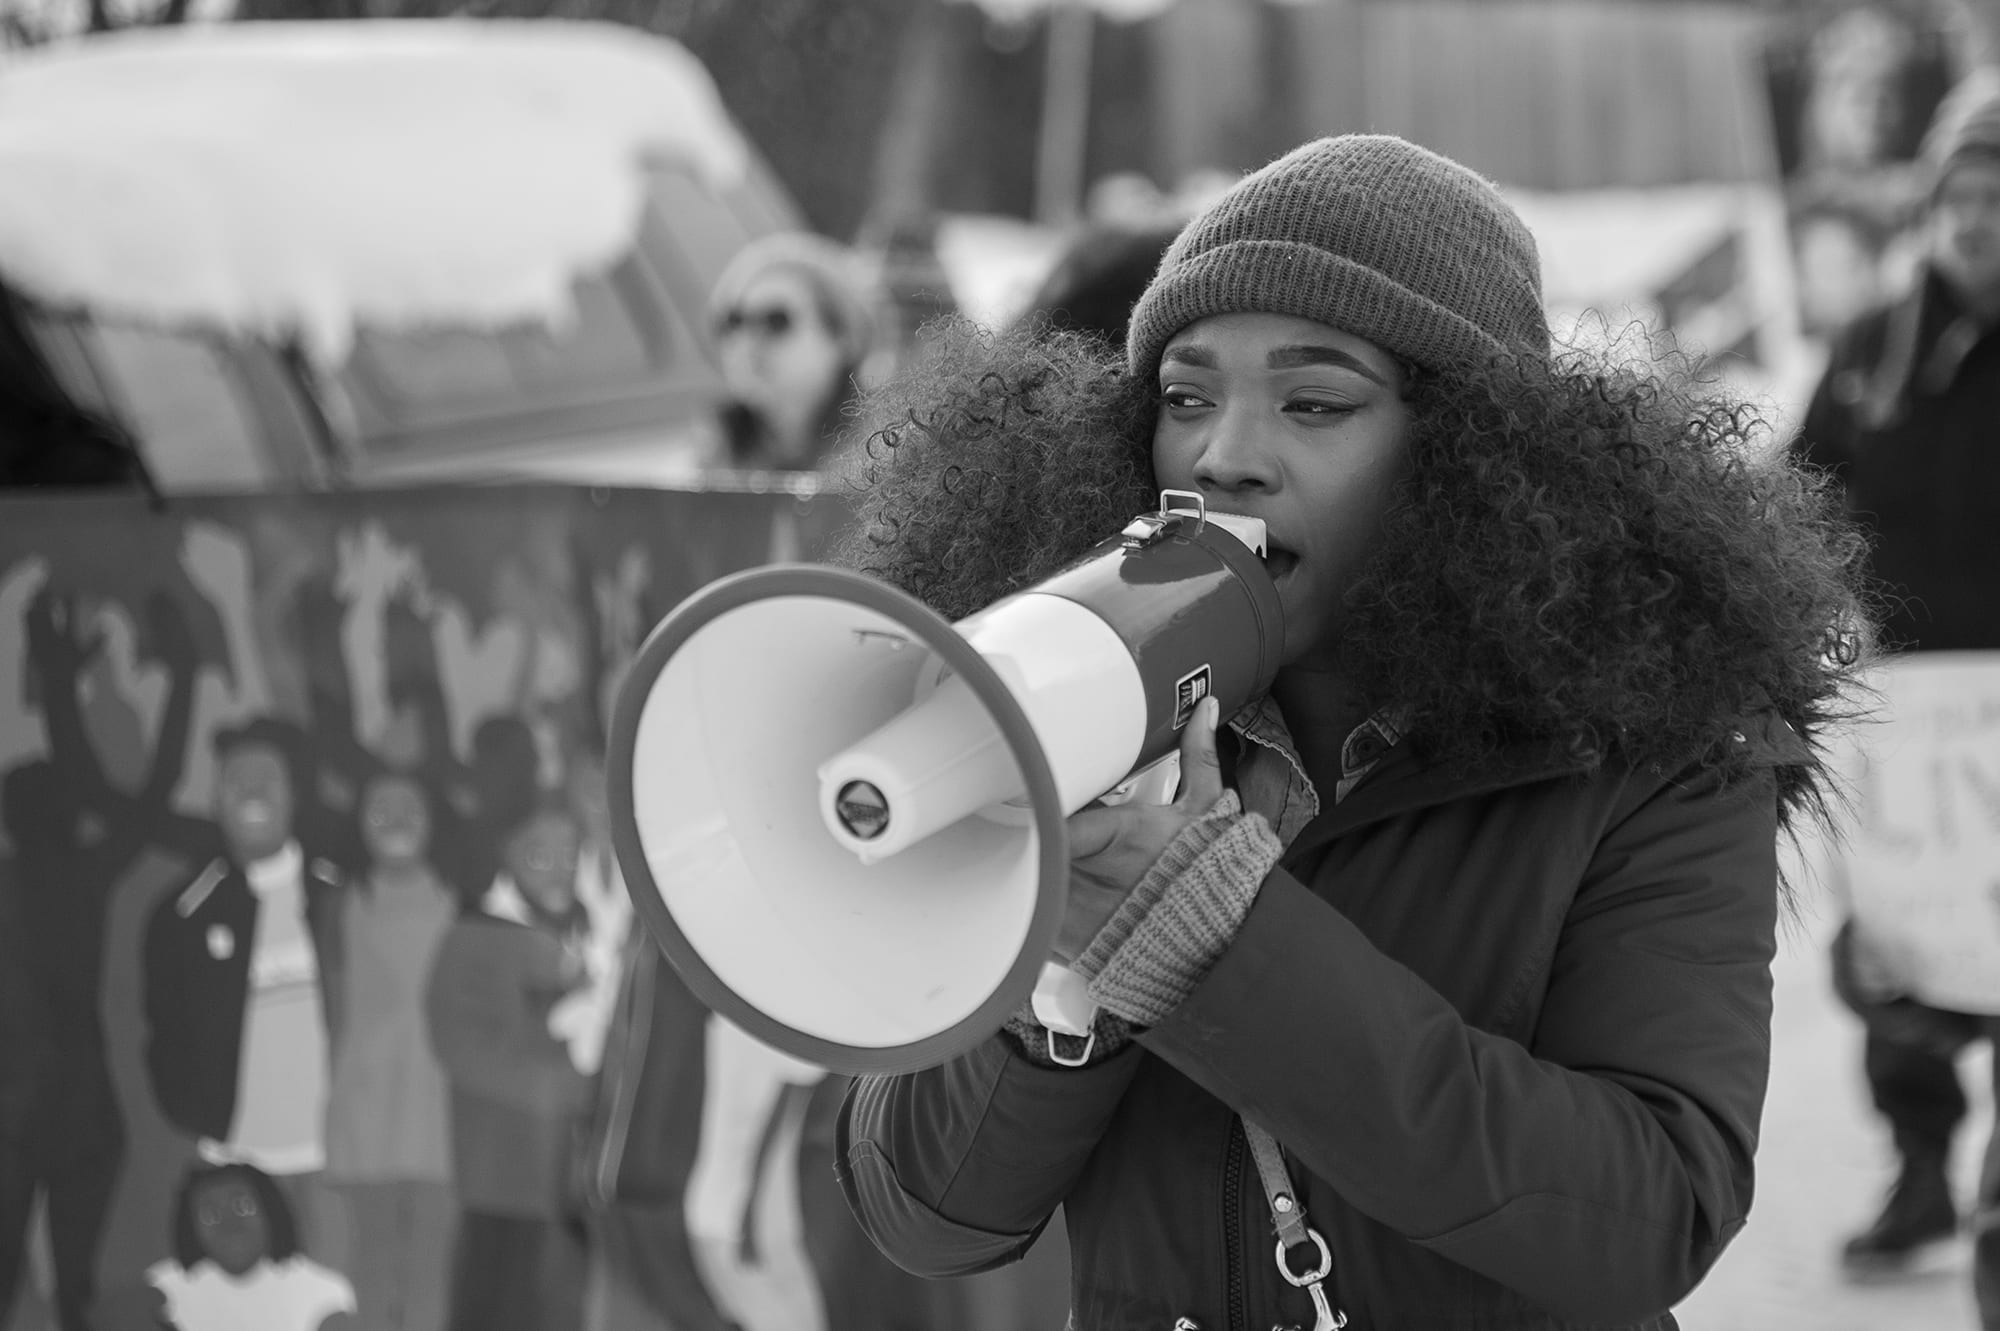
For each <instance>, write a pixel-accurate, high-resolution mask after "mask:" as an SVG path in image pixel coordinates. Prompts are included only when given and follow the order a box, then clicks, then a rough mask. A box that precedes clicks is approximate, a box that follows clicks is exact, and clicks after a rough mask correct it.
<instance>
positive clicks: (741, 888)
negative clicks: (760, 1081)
mask: <svg viewBox="0 0 2000 1331" xmlns="http://www.w3.org/2000/svg"><path fill="white" fill-rule="evenodd" d="M1262 554H1263V524H1262V523H1261V522H1259V521H1257V520H1255V519H1248V518H1240V517H1236V516H1233V515H1227V514H1219V513H1210V512H1208V511H1207V509H1206V507H1205V505H1204V503H1203V501H1202V497H1201V496H1200V495H1199V494H1195V493H1192V492H1182V491H1172V490H1169V491H1165V492H1163V493H1162V495H1161V500H1160V508H1159V510H1158V511H1157V512H1154V513H1145V514H1140V515H1138V516H1136V517H1135V518H1133V519H1132V521H1131V522H1130V523H1129V524H1127V525H1126V527H1125V528H1124V529H1123V530H1122V531H1120V532H1119V533H1117V534H1116V535H1114V536H1111V537H1109V538H1108V539H1106V540H1104V541H1102V542H1100V543H1099V544H1098V545H1097V546H1096V547H1094V548H1093V549H1092V550H1090V551H1089V552H1088V553H1086V554H1085V555H1083V556H1082V557H1080V558H1079V559H1077V560H1076V561H1074V562H1073V563H1071V564H1069V565H1068V566H1067V567H1065V568H1064V569H1062V570H1061V571H1059V572H1058V573H1056V574H1054V575H1053V576H1051V577H1049V578H1047V579H1045V580H1044V581H1042V582H1040V583H1038V584H1036V585H1035V586H1033V587H1031V588H1029V589H1027V590H1025V591H1022V592H1017V593H1014V594H1012V595H1009V596H1006V597H1003V598H1001V599H1000V600H998V601H996V602H994V603H993V604H992V605H990V606H988V607H986V608H985V609H984V610H981V611H979V612H977V613H976V614H973V615H971V616H969V617H967V618H965V619H963V620H960V621H959V622H957V623H952V622H950V621H948V620H946V619H945V618H943V617H942V616H940V615H938V614H936V613H935V612H933V611H932V610H930V609H929V608H928V607H926V606H924V605H923V604H922V603H921V602H920V601H918V600H916V599H915V598H914V597H912V596H909V595H907V594H905V593H904V592H902V591H899V590H897V589H896V588H894V587H891V586H889V585H888V584H887V583H884V582H881V581H879V580H877V579H874V578H871V577H867V576H865V575H862V574H859V573H853V572H849V571H846V570H842V569H838V568H833V567H829V566H822V565H808V564H799V565H778V566H772V567H766V568H760V569H755V570H751V571H749V572H745V573H739V574H735V575H733V576H730V577H726V578H723V579H721V580H719V581H717V582H714V583H711V584H710V585H709V586H707V587H706V588H704V589H702V590H701V591H699V592H696V593H695V594H694V595H693V596H691V597H689V598H688V599H687V600H686V601H684V602H682V603H681V604H680V605H679V606H678V607H677V608H676V609H675V610H674V611H673V612H672V613H671V614H669V615H668V616H667V617H666V618H665V619H664V620H662V621H661V622H660V624H659V625H658V626H657V627H656V628H655V629H654V630H653V631H652V633H651V634H649V635H648V637H647V639H646V641H645V642H644V644H643V645H642V646H641V647H640V649H639V651H638V653H637V655H636V657H635V658H634V660H633V664H632V667H631V669H630V671H629V672H628V674H627V676H626V678H625V680H624V682H623V683H622V685H621V686H620V691H619V694H618V698H617V702H616V704H615V707H614V715H613V720H612V725H611V729H610V735H609V754H608V758H607V766H606V776H607V782H608V787H609V799H610V809H611V816H612V837H613V843H614V846H615V848H616V850H617V853H618V858H619V863H620V866H621V867H622V868H623V870H624V872H625V877H626V882H627V884H628V886H629V888H630V891H631V893H632V897H633V901H634V904H635V908H636V911H637V914H638V917H639V918H640V919H641V921H642V922H643V923H644V925H645V927H646V929H647V930H648V932H649V933H650V934H651V936H652V938H653V939H654V941H655V942H656V943H657V944H658V945H659V947H660V948H661V950H662V951H663V952H664V953H665V955H666V957H667V959H668V961H669V962H670V963H671V964H672V965H673V966H674V968H675V969H676V970H677V971H678V972H679V973H680V974H681V976H682V978H683V979H684V980H685V981H686V983H687V984H688V987H689V988H690V989H691V990H693V991H694V993H695V994H696V996H697V997H698V998H700V999H701V1000H702V1001H703V1002H705V1003H706V1004H708V1005H709V1006H710V1007H711V1008H712V1009H714V1010H716V1011H718V1012H720V1013H721V1014H722V1015H723V1016H725V1017H727V1018H729V1019H730V1020H731V1021H733V1022H735V1023H736V1024H737V1025H738V1026H740V1027H742V1028H743V1029H745V1030H746V1031H748V1032H749V1033H750V1034H752V1035H754V1036H756V1037H757V1038H758V1039H760V1040H762V1041H763V1042H764V1043H766V1044H768V1045H771V1046H773V1047H775V1048H777V1049H779V1050H781V1051H783V1052H785V1053H787V1054H791V1055H793V1056H794V1057H797V1058H801V1059H805V1060H807V1061H809V1062H812V1063H816V1064H819V1065H820V1066H822V1067H826V1068H830V1069H833V1070H835V1071H840V1072H849V1073H893V1072H906V1071H912V1070H915V1069H917V1068H922V1067H928V1066H931V1065H933V1064H936V1063H939V1062H942V1061H944V1060H945V1059H948V1058H951V1057H953V1056H955V1055H957V1054H960V1053H963V1052H965V1051H966V1050H968V1049H970V1048H971V1047H972V1046H974V1045H976V1044H978V1043H979V1042H980V1041H982V1040H984V1039H986V1038H988V1037H989V1036H991V1035H992V1034H993V1033H994V1032H995V1031H997V1030H999V1029H1000V1027H1001V1026H1002V1025H1003V1024H1004V1023H1005V1021H1006V1019H1007V1018H1008V1016H1009V1015H1011V1014H1012V1013H1013V1012H1015V1011H1017V1010H1019V1009H1020V1008H1022V1007H1023V1005H1024V1004H1027V1003H1029V1002H1031V1001H1032V1002H1033V1004H1034V1006H1035V1010H1036V1011H1037V1012H1038V1013H1043V1014H1046V1015H1045V1018H1044V1019H1045V1021H1046V1022H1047V1023H1048V1024H1050V1025H1051V1027H1052V1029H1057V1030H1060V1031H1063V1032H1064V1033H1067V1034H1079V1033H1081V1031H1082V1030H1083V1029H1087V1020H1088V1012H1087V1008H1086V1009H1084V1010H1081V1011H1079V1009H1078V1007H1077V1006H1076V1001H1075V1000H1076V994H1077V991H1078V989H1079V988H1080V986H1079V985H1078V984H1077V983H1076V981H1075V977H1074V976H1071V975H1069V973H1068V972H1066V971H1062V970H1060V968H1051V967H1050V959H1051V948H1052V946H1053V944H1054V941H1055V938H1056V934H1057V930H1058V928H1059V926H1060V924H1061V922H1062V919H1063V912H1064V908H1065V905H1066V902H1067V898H1068V891H1069V851H1068V844H1067V838H1066V835H1065V826H1064V820H1065V818H1066V817H1067V816H1068V815H1069V814H1071V813H1074V812H1075V811H1076V810H1078V809H1080V808H1082V807H1084V806H1085V805H1087V804H1089V803H1090V802H1091V801H1092V800H1094V799H1098V798H1099V797H1103V796H1105V795H1107V793H1108V792H1117V791H1119V789H1120V788H1121V787H1125V788H1129V787H1131V786H1132V785H1133V784H1134V782H1135V780H1136V779H1139V778H1143V777H1144V776H1145V775H1146V774H1148V773H1149V772H1151V773H1155V774H1157V773H1158V772H1159V771H1160V770H1161V769H1162V768H1163V767H1164V766H1165V765H1166V764H1167V763H1171V761H1172V759H1173V757H1174V755H1175V754H1176V753H1177V752H1178V746H1179V733H1180V731H1181V729H1182V728H1183V727H1184V726H1186V725H1187V723H1188V722H1189V721H1190V720H1191V719H1192V718H1193V716H1194V713H1195V709H1196V707H1197V705H1198V704H1199V703H1200V702H1201V701H1202V699H1204V698H1206V697H1208V696H1209V695H1210V694H1213V695H1215V696H1216V697H1217V698H1218V699H1219V701H1220V702H1221V705H1222V708H1223V715H1225V716H1226V715H1228V714H1230V712H1232V711H1233V710H1235V709H1236V708H1237V707H1240V706H1241V705H1242V704H1244V703H1245V702H1247V701H1249V700H1250V699H1251V698H1253V697H1255V696H1257V695H1258V694H1259V693H1261V692H1262V691H1263V690H1264V689H1266V688H1268V687H1269V685H1270V682H1271V679H1272V677H1273V676H1274V675H1275V674H1276V672H1277V666H1278V656H1279V651H1280V647H1281V644H1282V642H1283V624H1282V611H1281V609H1280V607H1279V604H1278V594H1277V589H1276V587H1275V586H1274V585H1273V583H1272V581H1271V578H1270V575H1269V574H1268V573H1267V572H1266V571H1265V569H1264V566H1263V563H1262V560H1261V558H1260V556H1261V555H1262ZM1156 794H1158V795H1161V796H1164V797H1170V796H1171V790H1170V789H1168V790H1164V791H1160V792H1156Z"/></svg>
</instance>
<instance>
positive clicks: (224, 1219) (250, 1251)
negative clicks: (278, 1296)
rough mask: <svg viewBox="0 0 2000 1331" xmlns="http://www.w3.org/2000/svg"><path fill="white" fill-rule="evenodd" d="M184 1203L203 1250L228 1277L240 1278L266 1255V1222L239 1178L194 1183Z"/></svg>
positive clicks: (268, 1224) (268, 1241)
mask: <svg viewBox="0 0 2000 1331" xmlns="http://www.w3.org/2000/svg"><path fill="white" fill-rule="evenodd" d="M188 1203H189V1205H190V1206H192V1207H193V1208H194V1227H195V1233H196V1234H198V1235H200V1237H201V1246H202V1249H203V1251H205V1252H206V1253H207V1254H208V1255H209V1257H210V1258H211V1259H212V1260H213V1261H214V1262H215V1264H216V1265H217V1266H219V1267H221V1268H222V1269H223V1270H225V1271H227V1272H228V1273H229V1274H230V1275H233V1276H240V1275H242V1274H243V1273H244V1272H246V1271H248V1270H249V1269H250V1268H251V1267H253V1266H255V1265H257V1263H258V1262H260V1261H262V1260H264V1257H265V1256H266V1255H267V1254H268V1253H269V1251H270V1247H271V1222H270V1219H269V1218H268V1217H267V1216H266V1215H265V1214H264V1209H263V1208H262V1207H261V1206H259V1205H258V1204H257V1193H256V1191H255V1190H254V1189H252V1188H251V1187H250V1185H249V1184H247V1183H245V1182H244V1181H243V1180H242V1179H240V1178H222V1179H216V1180H214V1181H213V1182H209V1183H202V1184H198V1185H196V1187H195V1190H194V1195H193V1196H192V1197H190V1198H189V1199H188Z"/></svg>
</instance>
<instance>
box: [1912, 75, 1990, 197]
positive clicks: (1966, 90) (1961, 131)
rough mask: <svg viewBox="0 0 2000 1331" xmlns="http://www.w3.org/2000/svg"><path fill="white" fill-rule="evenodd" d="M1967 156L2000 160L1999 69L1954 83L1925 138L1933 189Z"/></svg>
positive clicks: (1924, 150) (1932, 118) (1966, 76)
mask: <svg viewBox="0 0 2000 1331" xmlns="http://www.w3.org/2000/svg"><path fill="white" fill-rule="evenodd" d="M1968 157H1983V158H1986V159H1988V160H1990V161H2000V69H1994V68H1985V69H1977V70H1974V71H1972V72H1971V73H1969V74H1967V75H1965V77H1963V78H1961V79H1960V80H1959V81H1958V82H1957V83H1955V84H1953V85H1952V88H1951V91H1950V92H1948V93H1946V94H1945V96H1944V100H1943V101H1941V102H1939V103H1938V109H1937V112H1936V114H1934V115H1933V116H1932V117H1931V125H1930V129H1929V130H1928V131H1926V133H1925V135H1924V147H1923V159H1924V160H1925V161H1926V162H1927V163H1928V164H1929V165H1930V168H1931V185H1932V188H1933V190H1935V188H1936V187H1937V186H1938V185H1941V184H1943V183H1944V178H1945V175H1946V174H1947V173H1948V172H1949V171H1950V170H1951V168H1952V167H1954V166H1956V165H1957V164H1958V163H1959V162H1961V161H1964V160H1965V159H1966V158H1968Z"/></svg>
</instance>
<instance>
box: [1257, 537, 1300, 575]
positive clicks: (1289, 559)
mask: <svg viewBox="0 0 2000 1331" xmlns="http://www.w3.org/2000/svg"><path fill="white" fill-rule="evenodd" d="M1298 563H1299V557H1298V556H1297V555H1295V554H1293V553H1292V552H1291V551H1290V550H1287V549H1285V548H1284V547H1283V546H1281V545H1266V546H1265V548H1264V571H1265V572H1266V573H1268V574H1270V575H1271V581H1273V582H1279V581H1282V580H1283V578H1284V577H1285V575H1286V574H1288V573H1290V572H1291V571H1292V570H1293V569H1295V568H1297V567H1298Z"/></svg>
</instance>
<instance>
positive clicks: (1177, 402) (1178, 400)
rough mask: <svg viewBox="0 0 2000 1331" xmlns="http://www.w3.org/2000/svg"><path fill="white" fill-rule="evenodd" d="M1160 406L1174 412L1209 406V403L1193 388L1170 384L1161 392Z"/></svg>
mask: <svg viewBox="0 0 2000 1331" xmlns="http://www.w3.org/2000/svg"><path fill="white" fill-rule="evenodd" d="M1160 405H1161V406H1163V407H1167V408H1169V409H1171V410H1174V411H1186V410H1189V409H1190V408H1194V407H1205V406H1208V405H1209V402H1208V399H1207V398H1205V397H1203V396H1202V395H1201V394H1199V393H1197V392H1195V391H1194V390H1193V389H1192V388H1184V387H1182V386H1180V385H1178V384H1169V385H1168V386H1167V387H1165V388H1162V389H1161V390H1160Z"/></svg>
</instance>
